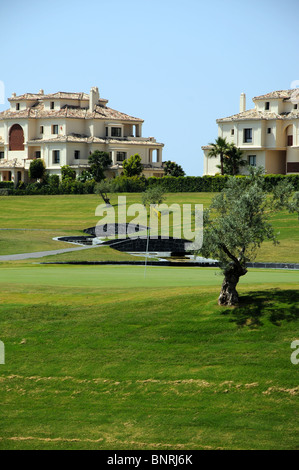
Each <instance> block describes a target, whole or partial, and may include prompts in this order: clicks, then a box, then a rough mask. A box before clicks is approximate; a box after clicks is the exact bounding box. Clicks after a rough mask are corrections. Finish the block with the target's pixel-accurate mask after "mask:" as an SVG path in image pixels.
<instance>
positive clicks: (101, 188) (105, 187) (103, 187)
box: [94, 179, 113, 204]
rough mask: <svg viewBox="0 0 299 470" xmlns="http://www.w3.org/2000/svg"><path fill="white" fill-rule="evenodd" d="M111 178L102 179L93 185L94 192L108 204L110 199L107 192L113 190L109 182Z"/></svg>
mask: <svg viewBox="0 0 299 470" xmlns="http://www.w3.org/2000/svg"><path fill="white" fill-rule="evenodd" d="M111 183H112V180H107V179H105V180H102V181H100V183H97V185H96V186H95V190H94V192H95V193H96V194H99V195H100V196H101V198H102V199H103V201H104V202H105V204H110V199H109V197H108V193H110V192H113V185H112V184H111Z"/></svg>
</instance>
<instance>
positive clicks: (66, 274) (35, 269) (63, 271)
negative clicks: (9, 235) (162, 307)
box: [0, 265, 299, 289]
mask: <svg viewBox="0 0 299 470" xmlns="http://www.w3.org/2000/svg"><path fill="white" fill-rule="evenodd" d="M221 281H222V275H221V273H220V270H217V269H214V268H194V267H193V268H186V267H182V268H181V267H178V268H176V267H173V268H172V267H157V266H148V267H147V269H146V276H145V268H144V267H143V266H38V265H37V266H32V267H7V268H4V269H2V270H1V271H0V282H1V284H3V283H11V284H22V285H31V286H33V285H35V286H36V285H41V286H53V287H54V286H61V287H62V286H70V287H71V286H72V287H85V286H86V287H97V286H98V287H101V288H109V289H113V288H134V287H151V288H152V287H175V286H179V287H192V286H216V285H219V284H220V283H221ZM281 283H283V284H292V283H294V284H299V271H283V270H266V269H250V270H249V272H248V274H246V276H244V277H242V278H241V279H240V284H241V285H242V284H247V285H248V284H250V285H256V284H281Z"/></svg>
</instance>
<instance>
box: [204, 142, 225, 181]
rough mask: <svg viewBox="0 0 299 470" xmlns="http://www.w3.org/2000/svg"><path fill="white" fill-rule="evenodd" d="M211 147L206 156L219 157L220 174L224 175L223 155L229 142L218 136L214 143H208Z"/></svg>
mask: <svg viewBox="0 0 299 470" xmlns="http://www.w3.org/2000/svg"><path fill="white" fill-rule="evenodd" d="M209 145H210V146H211V147H212V148H211V150H210V151H209V153H208V157H218V156H219V157H220V169H221V174H222V175H224V157H225V155H226V153H227V152H228V150H229V143H228V142H227V140H226V138H223V137H218V138H217V139H216V140H215V143H210V144H209Z"/></svg>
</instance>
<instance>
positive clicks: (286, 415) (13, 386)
mask: <svg viewBox="0 0 299 470" xmlns="http://www.w3.org/2000/svg"><path fill="white" fill-rule="evenodd" d="M87 251H88V250H87ZM1 267H2V269H1V270H0V282H1V287H2V288H1V295H0V332H1V333H0V338H1V340H2V341H3V342H4V343H5V346H6V364H5V365H0V407H1V427H0V448H1V449H178V450H180V449H219V448H220V449H296V448H298V438H297V436H298V424H297V420H296V419H295V416H296V411H297V409H298V407H297V405H298V391H299V388H298V370H299V369H298V367H299V366H295V365H293V364H292V363H291V361H290V355H291V352H292V350H291V349H290V344H291V342H292V341H293V340H294V339H296V338H298V323H297V320H298V314H299V294H298V281H299V272H295V271H294V272H289V271H287V272H285V271H267V270H250V272H249V273H248V274H247V275H246V276H244V278H242V280H241V283H240V288H239V291H240V293H241V294H242V303H241V304H240V307H239V308H235V309H223V308H220V307H218V305H217V295H218V291H219V289H220V284H221V277H219V276H218V275H216V271H215V270H213V269H199V268H166V267H165V268H164V267H163V268H157V267H148V269H147V272H146V277H145V276H144V268H143V267H124V266H120V267H115V266H104V267H99V266H91V267H90V266H40V265H30V264H29V263H28V264H27V265H25V264H24V263H23V264H17V263H15V264H12V263H7V264H2V266H1Z"/></svg>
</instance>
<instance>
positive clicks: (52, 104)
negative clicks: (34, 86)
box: [50, 101, 55, 109]
mask: <svg viewBox="0 0 299 470" xmlns="http://www.w3.org/2000/svg"><path fill="white" fill-rule="evenodd" d="M54 107H55V103H54V101H51V104H50V109H54Z"/></svg>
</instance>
